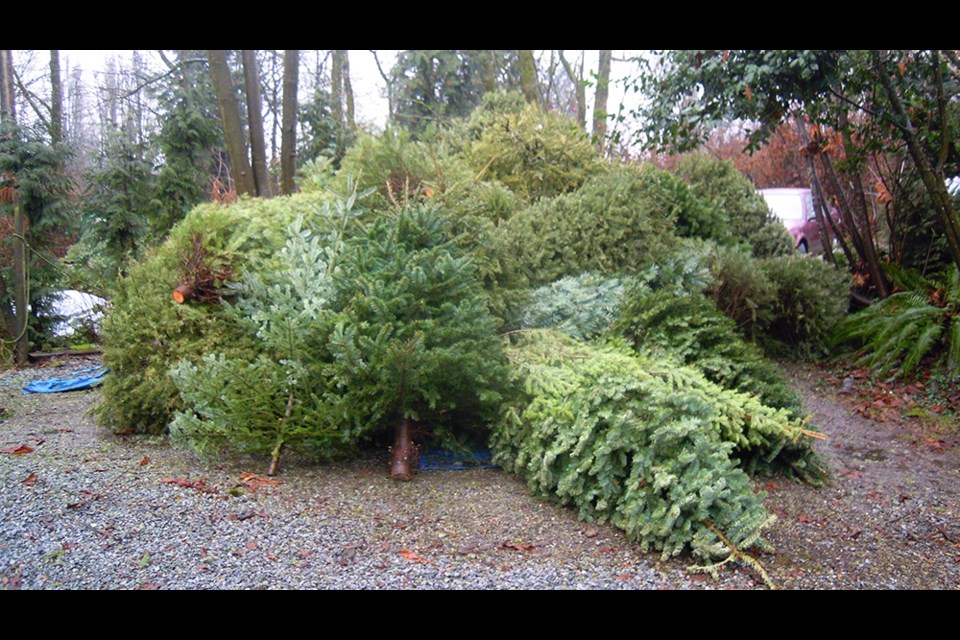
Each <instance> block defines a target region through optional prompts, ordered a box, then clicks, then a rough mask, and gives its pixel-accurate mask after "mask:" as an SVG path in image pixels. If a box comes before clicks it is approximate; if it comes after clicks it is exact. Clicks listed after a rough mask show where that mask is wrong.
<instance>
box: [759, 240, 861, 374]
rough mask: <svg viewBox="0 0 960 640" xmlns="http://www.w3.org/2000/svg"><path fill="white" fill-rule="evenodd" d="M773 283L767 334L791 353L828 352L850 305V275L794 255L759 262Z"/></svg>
mask: <svg viewBox="0 0 960 640" xmlns="http://www.w3.org/2000/svg"><path fill="white" fill-rule="evenodd" d="M759 266H760V269H761V270H762V271H763V274H764V275H765V276H766V277H767V278H768V279H769V280H770V282H771V283H772V286H773V291H774V296H773V299H772V303H771V310H772V312H771V319H770V324H769V326H768V329H767V337H769V338H772V339H773V340H776V341H778V342H779V343H780V344H779V345H776V344H774V345H770V344H769V343H768V344H767V345H765V346H766V347H769V348H771V349H773V350H778V349H779V350H782V349H784V348H786V349H787V350H788V351H789V352H790V353H793V354H800V355H805V356H811V357H813V356H818V355H821V354H823V353H825V352H826V351H827V349H828V346H829V342H830V335H831V333H832V332H833V328H834V326H836V324H837V323H838V322H839V321H840V320H841V319H842V318H843V317H844V316H845V315H846V314H847V311H848V308H849V305H850V276H849V274H847V273H844V272H841V271H839V270H837V269H836V268H834V267H833V266H832V265H830V264H829V263H828V262H826V261H824V260H820V259H818V258H809V257H800V256H790V257H782V258H770V259H767V260H761V261H760V262H759Z"/></svg>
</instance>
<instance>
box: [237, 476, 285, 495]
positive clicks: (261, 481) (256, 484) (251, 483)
mask: <svg viewBox="0 0 960 640" xmlns="http://www.w3.org/2000/svg"><path fill="white" fill-rule="evenodd" d="M279 484H283V480H272V479H270V478H262V477H260V476H258V475H257V474H255V473H241V474H240V484H239V485H237V486H243V487H245V488H246V490H247V491H249V492H250V493H256V492H257V489H261V488H263V487H275V486H277V485H279Z"/></svg>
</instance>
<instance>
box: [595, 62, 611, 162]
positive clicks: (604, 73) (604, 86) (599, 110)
mask: <svg viewBox="0 0 960 640" xmlns="http://www.w3.org/2000/svg"><path fill="white" fill-rule="evenodd" d="M612 57H613V51H612V50H610V49H601V50H600V64H599V66H598V68H597V91H596V93H594V100H593V140H594V144H596V145H597V149H598V150H599V151H600V152H601V153H602V152H603V149H604V146H605V145H604V138H606V135H607V96H608V95H609V94H610V59H611V58H612Z"/></svg>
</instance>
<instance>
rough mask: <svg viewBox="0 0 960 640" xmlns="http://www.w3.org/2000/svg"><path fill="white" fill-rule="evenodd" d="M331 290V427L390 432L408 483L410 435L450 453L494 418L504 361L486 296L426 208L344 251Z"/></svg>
mask: <svg viewBox="0 0 960 640" xmlns="http://www.w3.org/2000/svg"><path fill="white" fill-rule="evenodd" d="M333 282H334V287H335V290H336V294H335V300H336V301H335V304H336V306H337V308H339V309H342V313H341V315H340V318H339V321H338V324H337V327H336V329H335V330H334V332H333V335H332V337H331V341H330V347H331V349H332V351H333V355H334V360H333V364H332V365H331V367H330V370H329V371H330V374H331V380H332V383H333V384H334V385H335V386H336V400H335V402H336V404H337V406H338V411H337V417H338V418H339V420H341V421H342V422H343V423H345V424H351V425H352V428H353V429H356V430H357V431H358V432H365V433H368V434H371V435H373V434H376V433H377V432H378V431H380V430H382V429H383V428H384V427H387V426H388V425H393V426H394V427H395V439H394V449H393V465H392V473H393V476H394V477H396V478H399V479H409V478H410V476H411V473H412V468H413V462H414V460H415V458H416V452H417V448H416V445H414V444H413V443H412V436H413V433H412V432H413V431H415V430H416V431H418V432H421V433H424V435H431V436H433V437H434V438H435V439H438V440H440V441H441V443H444V444H449V443H450V442H451V439H452V438H453V437H455V436H458V435H465V431H468V430H469V428H470V427H472V426H473V427H476V426H480V424H481V423H482V422H483V420H484V419H485V418H488V417H492V416H493V412H494V411H495V410H496V406H497V401H498V400H499V397H500V396H499V392H498V387H499V385H500V383H501V380H502V379H503V378H504V361H503V356H502V346H501V342H500V339H499V338H498V337H497V335H496V333H495V327H496V322H495V320H494V318H493V317H492V315H491V314H490V312H489V309H488V307H487V301H486V296H485V294H484V293H483V291H482V289H481V286H480V283H479V280H478V278H477V276H476V274H475V272H474V268H473V265H472V264H471V262H470V260H469V259H468V258H467V257H466V256H464V255H463V254H462V253H461V252H460V251H459V250H457V248H456V246H455V245H454V244H453V243H452V242H451V241H450V240H448V239H447V238H446V237H445V235H444V234H443V227H442V219H441V218H440V217H439V216H438V215H437V214H436V213H435V212H433V211H430V210H428V209H425V208H423V207H412V208H408V209H404V210H401V211H400V212H399V213H398V214H397V216H396V217H395V218H389V219H388V218H383V219H380V220H378V221H377V222H375V223H374V224H373V225H372V226H371V228H370V230H369V232H368V233H367V234H366V235H365V236H363V237H359V238H356V239H354V240H351V241H349V242H348V243H347V244H346V246H345V247H344V253H343V257H342V260H341V262H340V265H339V268H338V270H337V271H336V273H335V274H334V279H333Z"/></svg>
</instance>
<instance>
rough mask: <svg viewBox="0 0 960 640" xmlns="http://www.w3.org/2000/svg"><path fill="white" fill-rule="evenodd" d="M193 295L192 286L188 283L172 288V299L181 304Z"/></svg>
mask: <svg viewBox="0 0 960 640" xmlns="http://www.w3.org/2000/svg"><path fill="white" fill-rule="evenodd" d="M192 297H193V287H191V286H190V285H189V284H182V285H180V286H179V287H177V288H176V289H174V290H173V300H174V301H175V302H176V303H177V304H183V303H184V302H186V301H187V300H189V299H190V298H192Z"/></svg>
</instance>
